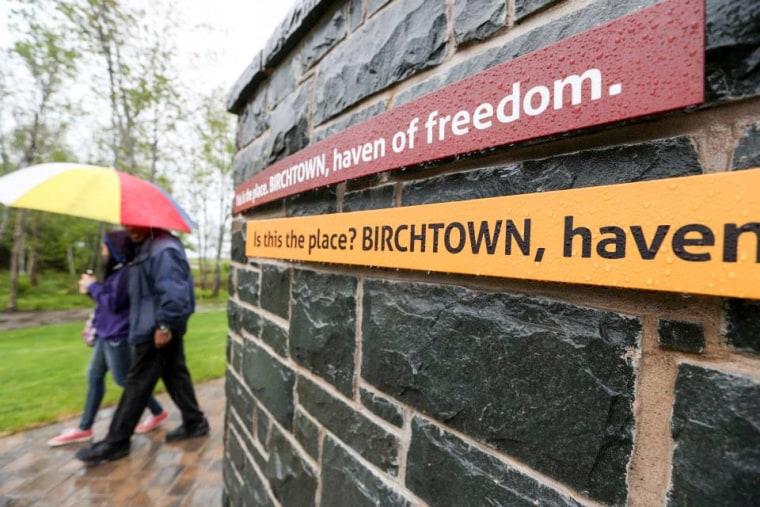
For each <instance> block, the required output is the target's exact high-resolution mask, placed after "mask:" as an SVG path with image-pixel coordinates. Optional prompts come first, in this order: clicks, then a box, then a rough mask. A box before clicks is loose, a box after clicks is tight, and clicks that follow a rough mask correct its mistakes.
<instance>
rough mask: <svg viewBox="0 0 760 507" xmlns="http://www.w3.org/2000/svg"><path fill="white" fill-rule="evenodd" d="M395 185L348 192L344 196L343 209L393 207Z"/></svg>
mask: <svg viewBox="0 0 760 507" xmlns="http://www.w3.org/2000/svg"><path fill="white" fill-rule="evenodd" d="M394 189H395V186H394V185H383V186H381V187H373V188H367V189H365V190H359V191H357V192H346V194H345V195H344V196H343V211H344V212H348V211H366V210H370V209H383V208H391V207H393V192H394Z"/></svg>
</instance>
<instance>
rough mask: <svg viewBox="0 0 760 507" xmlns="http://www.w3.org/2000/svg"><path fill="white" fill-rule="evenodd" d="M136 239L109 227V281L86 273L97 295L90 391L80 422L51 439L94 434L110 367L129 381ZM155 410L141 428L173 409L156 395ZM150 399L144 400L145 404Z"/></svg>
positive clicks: (105, 252) (60, 441) (105, 248)
mask: <svg viewBox="0 0 760 507" xmlns="http://www.w3.org/2000/svg"><path fill="white" fill-rule="evenodd" d="M134 253H135V244H134V243H132V241H131V240H130V239H129V238H128V237H127V233H126V232H125V231H113V232H109V233H108V234H106V235H105V237H104V238H103V244H102V245H101V255H102V256H103V281H102V282H98V281H97V279H96V278H95V277H94V276H92V275H90V274H85V275H82V278H81V279H80V280H79V291H80V292H81V293H82V294H88V295H89V296H90V297H91V298H92V300H93V301H95V303H96V306H95V313H94V316H93V319H92V325H93V328H94V329H95V340H94V342H93V344H92V346H93V349H92V357H91V359H90V365H89V367H88V369H87V395H86V398H85V404H84V413H82V417H81V419H80V420H79V426H78V427H77V428H69V429H66V430H64V431H63V432H62V433H61V434H60V435H58V436H56V437H54V438H52V439H50V440H49V441H48V445H50V446H51V447H58V446H62V445H67V444H72V443H76V442H85V441H88V440H92V425H93V423H94V422H95V416H96V415H97V413H98V409H99V408H100V403H101V402H102V401H103V396H104V395H105V392H106V383H105V378H106V373H107V372H108V370H111V375H112V376H113V379H114V382H116V384H117V385H119V386H122V387H124V383H125V380H126V377H127V370H129V365H130V363H131V362H132V361H131V351H130V347H129V343H128V342H127V338H128V336H129V294H128V291H127V287H128V278H127V268H126V265H127V263H129V262H130V261H131V260H132V258H133V257H134ZM147 404H148V409H149V410H150V412H151V414H152V416H151V417H149V418H148V419H146V421H145V422H144V423H143V424H141V425H140V428H139V430H140V431H141V432H145V431H149V430H151V429H153V428H155V427H156V426H157V425H158V424H160V423H161V422H162V421H163V420H164V419H166V418H167V417H168V416H169V414H168V413H167V412H165V411H164V409H163V408H162V407H161V405H160V404H159V403H158V401H156V399H155V398H154V397H153V396H150V397H149V398H148V400H147ZM144 406H145V405H143V407H144Z"/></svg>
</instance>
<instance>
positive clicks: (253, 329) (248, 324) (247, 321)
mask: <svg viewBox="0 0 760 507" xmlns="http://www.w3.org/2000/svg"><path fill="white" fill-rule="evenodd" d="M240 315H241V318H242V324H243V330H244V331H247V332H248V333H250V334H251V335H252V336H256V337H258V336H259V335H260V334H261V321H262V318H261V315H259V314H258V313H256V312H254V311H253V310H249V309H248V308H245V307H241V308H240Z"/></svg>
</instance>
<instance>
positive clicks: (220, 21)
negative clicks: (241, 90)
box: [0, 0, 300, 91]
mask: <svg viewBox="0 0 760 507" xmlns="http://www.w3.org/2000/svg"><path fill="white" fill-rule="evenodd" d="M123 1H124V2H125V4H126V5H129V4H134V5H138V6H139V5H140V4H141V3H143V2H144V1H146V0H123ZM298 3H300V0H177V1H176V4H177V5H178V9H180V10H179V12H176V19H177V20H178V21H179V22H180V32H179V41H178V43H179V48H178V51H179V55H178V56H179V60H180V63H182V64H183V67H184V72H183V74H185V73H186V75H187V79H192V80H198V81H199V83H198V84H199V85H201V84H202V86H203V88H205V89H209V88H213V87H214V86H222V87H224V88H225V90H226V91H227V90H229V89H230V88H231V87H232V85H233V84H234V83H235V81H237V78H238V77H240V75H241V74H242V73H243V71H244V70H245V68H246V67H247V66H248V64H249V63H250V62H251V60H253V57H254V56H255V55H256V54H257V53H258V52H259V51H260V50H261V49H262V48H263V47H264V44H265V43H266V41H267V39H268V38H269V36H270V35H271V34H272V33H273V32H274V30H275V28H276V27H277V26H279V24H280V23H281V22H282V21H283V20H284V19H285V16H286V15H287V14H288V12H290V10H291V9H292V8H293V7H294V6H295V5H297V4H298ZM8 17H9V7H8V0H0V18H1V19H2V21H0V47H8V44H9V37H8V27H7V21H8ZM203 25H206V28H203ZM207 55H213V58H205V56H207ZM199 56H200V57H201V58H199ZM198 61H202V62H203V65H202V66H200V65H198V64H197V62H198Z"/></svg>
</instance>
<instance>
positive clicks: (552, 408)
mask: <svg viewBox="0 0 760 507" xmlns="http://www.w3.org/2000/svg"><path fill="white" fill-rule="evenodd" d="M640 335H641V323H640V322H639V320H637V319H634V318H631V317H627V316H624V315H619V314H617V313H614V312H609V311H602V310H595V309H590V308H583V307H578V306H575V305H571V304H567V303H562V302H558V301H551V300H546V299H542V298H534V297H526V296H513V295H509V294H502V293H489V292H480V291H473V290H467V289H464V288H461V287H456V286H440V285H428V284H422V283H417V284H413V283H393V282H388V281H381V280H365V282H364V298H363V319H362V336H363V341H362V377H363V378H364V379H365V380H366V381H367V382H369V383H371V384H373V385H374V386H376V387H377V388H378V389H380V390H381V391H383V392H385V393H388V394H389V395H390V396H392V397H394V398H396V399H397V400H399V401H401V402H402V403H405V404H408V405H411V406H412V407H415V408H417V409H419V410H421V411H422V412H424V413H426V414H429V415H430V416H431V417H434V418H435V419H437V420H439V421H441V422H443V423H445V424H447V425H449V426H451V427H452V428H455V429H457V430H459V431H462V432H465V433H467V434H468V435H472V437H473V438H476V439H478V440H480V441H482V442H484V443H486V444H488V445H491V446H493V447H495V448H496V449H499V450H501V451H504V452H506V453H508V454H510V455H512V456H514V457H516V458H518V459H520V460H522V461H524V462H525V463H526V464H528V465H529V466H531V467H533V468H535V469H536V470H538V471H540V472H542V473H545V474H547V475H550V476H552V477H555V478H556V479H558V480H560V481H562V482H565V483H567V484H569V485H572V486H573V487H575V488H577V489H579V490H581V491H583V492H587V493H586V494H588V495H590V496H591V497H593V498H596V499H599V500H602V501H605V502H610V503H624V502H625V498H626V494H627V487H626V479H625V477H626V469H627V465H628V461H629V459H630V455H631V452H632V447H633V442H632V440H633V424H634V421H633V413H632V403H633V399H634V383H635V378H634V369H633V365H632V364H630V363H629V362H628V361H627V360H626V356H627V354H628V353H630V350H631V349H633V348H635V347H638V346H639V344H638V342H639V339H640ZM568 400H573V401H572V403H570V402H568Z"/></svg>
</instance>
